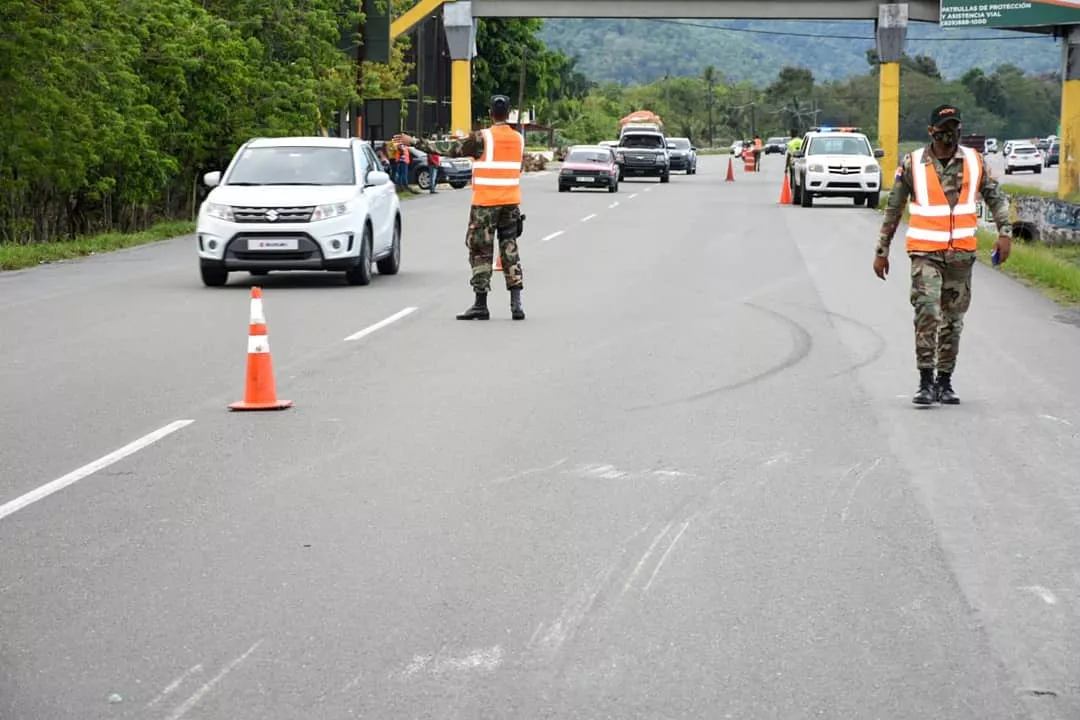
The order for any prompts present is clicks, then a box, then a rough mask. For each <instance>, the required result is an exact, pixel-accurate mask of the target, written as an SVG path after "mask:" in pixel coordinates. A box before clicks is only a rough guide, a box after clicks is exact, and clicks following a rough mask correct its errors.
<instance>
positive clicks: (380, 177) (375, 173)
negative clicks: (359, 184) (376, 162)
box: [364, 170, 390, 187]
mask: <svg viewBox="0 0 1080 720" xmlns="http://www.w3.org/2000/svg"><path fill="white" fill-rule="evenodd" d="M389 182H390V175H389V174H388V173H384V172H382V171H381V170H372V171H370V172H369V173H368V174H367V182H366V183H365V184H364V187H378V186H379V185H386V184H387V183H389Z"/></svg>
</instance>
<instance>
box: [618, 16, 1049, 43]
mask: <svg viewBox="0 0 1080 720" xmlns="http://www.w3.org/2000/svg"><path fill="white" fill-rule="evenodd" d="M639 19H641V20H645V21H647V22H656V23H664V24H668V25H679V26H681V27H696V28H704V29H706V30H722V31H726V32H741V33H750V34H753V35H775V36H777V37H805V38H828V39H831V40H862V41H865V42H876V39H875V38H874V37H873V36H868V35H827V34H823V33H800V32H789V31H785V30H759V29H757V28H734V27H724V26H722V25H706V24H705V23H699V22H693V21H691V20H670V19H667V18H639ZM1047 39H1052V38H1050V37H1049V36H1046V35H1032V34H1030V33H1017V34H1016V35H995V36H992V37H956V38H951V37H936V38H931V37H925V38H913V37H909V38H908V39H907V41H908V42H989V41H992V40H1010V41H1015V40H1047ZM1055 41H1056V40H1055Z"/></svg>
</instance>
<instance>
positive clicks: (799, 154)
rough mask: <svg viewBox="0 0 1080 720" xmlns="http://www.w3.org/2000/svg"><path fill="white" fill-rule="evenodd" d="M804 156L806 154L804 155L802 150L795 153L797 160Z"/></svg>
mask: <svg viewBox="0 0 1080 720" xmlns="http://www.w3.org/2000/svg"><path fill="white" fill-rule="evenodd" d="M805 155H806V153H804V152H803V151H802V150H796V151H795V157H797V158H801V157H805Z"/></svg>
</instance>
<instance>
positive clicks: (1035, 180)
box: [986, 153, 1060, 192]
mask: <svg viewBox="0 0 1080 720" xmlns="http://www.w3.org/2000/svg"><path fill="white" fill-rule="evenodd" d="M986 160H987V163H988V164H989V166H990V169H991V170H992V171H993V173H994V175H995V176H997V179H998V180H999V181H1001V182H1002V183H1007V184H1009V185H1024V186H1026V187H1032V188H1038V189H1039V190H1047V191H1050V192H1057V188H1058V173H1059V172H1060V168H1059V167H1058V166H1057V165H1055V166H1053V167H1048V168H1046V167H1044V168H1043V169H1042V172H1040V173H1035V172H1032V171H1029V170H1022V171H1017V172H1015V173H1013V174H1012V175H1006V174H1005V157H1004V156H1003V155H1002V154H1001V153H993V154H991V155H987V156H986Z"/></svg>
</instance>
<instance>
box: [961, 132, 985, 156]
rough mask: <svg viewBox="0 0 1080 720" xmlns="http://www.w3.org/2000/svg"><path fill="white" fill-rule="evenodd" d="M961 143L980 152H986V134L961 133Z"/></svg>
mask: <svg viewBox="0 0 1080 720" xmlns="http://www.w3.org/2000/svg"><path fill="white" fill-rule="evenodd" d="M960 144H961V145H964V146H966V147H969V148H974V149H975V150H978V151H979V152H980V153H984V154H985V153H986V136H985V135H961V136H960Z"/></svg>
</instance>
